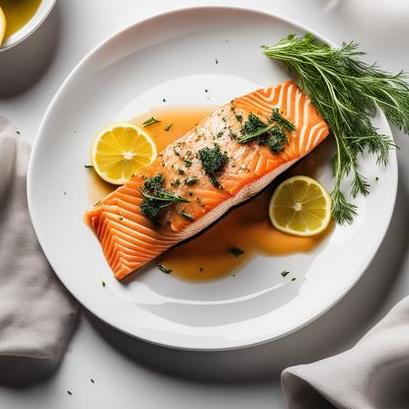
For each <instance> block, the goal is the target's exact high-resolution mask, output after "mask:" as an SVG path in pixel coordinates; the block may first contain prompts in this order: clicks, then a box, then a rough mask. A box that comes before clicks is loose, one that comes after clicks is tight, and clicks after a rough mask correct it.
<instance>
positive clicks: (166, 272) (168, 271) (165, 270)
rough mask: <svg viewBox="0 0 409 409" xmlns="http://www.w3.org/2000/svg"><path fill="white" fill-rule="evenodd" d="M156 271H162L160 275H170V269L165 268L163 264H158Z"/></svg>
mask: <svg viewBox="0 0 409 409" xmlns="http://www.w3.org/2000/svg"><path fill="white" fill-rule="evenodd" d="M158 269H159V270H160V271H162V273H165V274H170V273H171V272H172V270H171V269H170V268H167V267H166V266H164V265H163V264H158Z"/></svg>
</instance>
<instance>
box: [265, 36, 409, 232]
mask: <svg viewBox="0 0 409 409" xmlns="http://www.w3.org/2000/svg"><path fill="white" fill-rule="evenodd" d="M262 49H263V52H264V54H265V55H266V56H268V57H270V58H272V59H275V60H279V61H282V62H283V63H284V64H285V65H286V66H287V67H288V68H289V69H290V71H291V72H293V73H294V74H295V76H296V78H297V81H298V84H299V86H300V88H301V89H302V90H303V91H304V92H305V93H306V94H307V95H308V96H309V97H310V99H311V100H312V102H313V104H314V105H315V107H316V108H317V109H318V111H319V112H320V113H321V115H322V117H323V118H324V120H325V121H326V122H327V123H328V125H329V127H330V128H331V130H332V133H333V135H334V137H335V141H336V147H337V150H336V155H335V159H334V162H333V164H334V176H335V186H334V190H333V191H332V193H331V196H332V200H333V205H332V213H333V216H334V218H335V219H336V220H337V221H338V222H339V223H341V224H342V223H345V222H346V223H351V222H352V221H353V219H354V217H355V216H356V214H357V208H356V206H355V205H353V204H351V203H349V202H348V200H347V199H346V197H345V195H344V193H343V192H342V191H341V182H342V181H343V180H344V179H345V178H346V177H347V176H349V175H352V183H351V187H350V193H351V194H352V196H353V197H355V196H357V195H359V194H361V195H364V196H366V195H368V194H369V189H370V185H369V182H368V180H367V178H366V177H365V176H364V175H362V174H361V173H360V171H359V164H358V158H359V155H362V154H366V153H369V154H372V155H375V156H376V158H377V161H378V163H379V164H382V165H386V164H387V162H388V157H389V151H390V150H391V149H393V148H394V147H395V144H394V142H393V140H392V138H391V137H389V136H387V135H382V134H380V133H378V130H377V129H376V128H375V127H374V126H373V125H372V123H371V117H372V116H374V115H375V113H376V111H377V108H378V107H379V108H380V109H381V110H382V111H383V112H384V113H385V115H386V117H387V118H388V120H389V121H390V122H391V123H392V124H394V125H395V126H397V127H398V128H399V129H400V130H402V131H404V132H405V133H409V85H408V82H407V76H406V74H405V73H404V72H399V73H398V74H390V73H388V72H385V71H383V70H381V69H380V68H379V67H378V66H377V65H376V64H372V65H369V64H367V63H365V62H363V61H361V60H360V57H361V56H362V55H364V53H363V52H361V51H359V50H358V44H357V43H354V42H350V43H344V44H343V45H342V46H341V47H340V48H331V47H330V46H328V45H326V44H323V43H321V42H320V41H318V40H317V39H316V38H315V37H314V36H312V35H311V34H306V35H305V36H303V37H297V36H296V35H290V36H288V37H286V38H283V39H282V40H281V41H279V42H278V43H277V44H276V45H274V46H271V47H270V46H263V47H262Z"/></svg>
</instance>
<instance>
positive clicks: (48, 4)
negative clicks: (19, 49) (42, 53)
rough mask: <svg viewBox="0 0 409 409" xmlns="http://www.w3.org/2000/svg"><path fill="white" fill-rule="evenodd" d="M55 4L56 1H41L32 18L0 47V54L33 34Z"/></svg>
mask: <svg viewBox="0 0 409 409" xmlns="http://www.w3.org/2000/svg"><path fill="white" fill-rule="evenodd" d="M56 2H57V0H41V2H40V5H39V7H38V9H37V10H36V12H35V13H34V15H33V17H31V19H30V20H29V21H28V22H27V23H26V24H24V25H23V27H21V28H20V29H19V30H18V31H16V32H15V33H13V34H12V35H11V36H10V37H8V38H7V39H6V40H5V41H4V42H3V44H2V45H0V53H1V52H3V51H6V50H9V49H11V48H13V47H14V46H16V45H17V44H20V43H21V42H23V41H24V40H25V39H27V38H28V37H30V36H31V35H32V34H34V33H35V32H36V31H37V29H38V28H39V27H40V26H41V25H42V24H43V23H44V21H45V20H46V19H47V17H48V16H49V15H50V13H51V11H52V9H53V8H54V6H55V4H56Z"/></svg>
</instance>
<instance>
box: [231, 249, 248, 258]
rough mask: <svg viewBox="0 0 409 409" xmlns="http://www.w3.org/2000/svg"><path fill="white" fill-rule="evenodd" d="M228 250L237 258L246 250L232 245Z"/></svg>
mask: <svg viewBox="0 0 409 409" xmlns="http://www.w3.org/2000/svg"><path fill="white" fill-rule="evenodd" d="M228 251H229V253H230V254H231V255H232V256H234V257H236V258H237V257H240V256H241V255H242V254H244V250H242V249H241V248H240V247H230V248H229V250H228Z"/></svg>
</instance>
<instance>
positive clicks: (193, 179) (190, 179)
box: [185, 176, 199, 186]
mask: <svg viewBox="0 0 409 409" xmlns="http://www.w3.org/2000/svg"><path fill="white" fill-rule="evenodd" d="M197 182H199V179H198V178H197V177H195V176H189V177H188V178H186V179H185V184H186V185H188V186H193V185H195V184H196V183H197Z"/></svg>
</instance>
